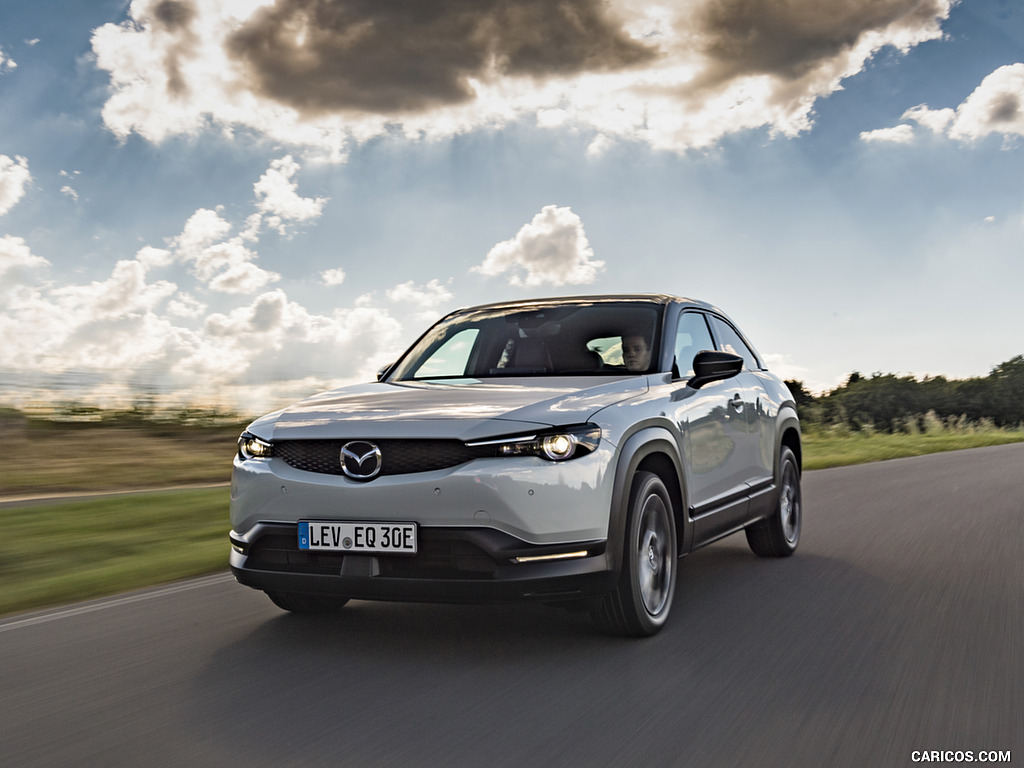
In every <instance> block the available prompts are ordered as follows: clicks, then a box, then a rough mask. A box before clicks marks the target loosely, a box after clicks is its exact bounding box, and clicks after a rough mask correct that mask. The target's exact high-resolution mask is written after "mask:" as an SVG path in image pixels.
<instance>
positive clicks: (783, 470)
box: [747, 446, 803, 557]
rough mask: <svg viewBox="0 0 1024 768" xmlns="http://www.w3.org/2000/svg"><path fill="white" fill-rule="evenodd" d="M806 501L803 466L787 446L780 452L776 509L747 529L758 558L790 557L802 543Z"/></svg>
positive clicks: (751, 545) (748, 538) (748, 542)
mask: <svg viewBox="0 0 1024 768" xmlns="http://www.w3.org/2000/svg"><path fill="white" fill-rule="evenodd" d="M802 521H803V501H802V498H801V494H800V468H799V466H798V465H797V463H796V456H794V455H793V452H792V451H791V450H790V449H789V448H787V447H786V446H783V447H782V450H781V451H780V453H779V490H778V495H777V496H776V499H775V511H774V512H773V513H772V515H771V517H767V518H765V519H764V520H761V521H759V522H757V523H754V524H753V525H751V526H750V527H748V528H747V544H749V545H750V548H751V550H753V552H754V554H755V555H758V556H759V557H789V556H790V555H792V554H793V553H794V552H796V547H797V544H799V543H800V526H801V523H802Z"/></svg>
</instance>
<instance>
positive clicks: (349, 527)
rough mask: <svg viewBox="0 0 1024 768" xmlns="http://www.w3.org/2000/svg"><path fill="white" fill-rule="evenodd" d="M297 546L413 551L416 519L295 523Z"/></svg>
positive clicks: (365, 551)
mask: <svg viewBox="0 0 1024 768" xmlns="http://www.w3.org/2000/svg"><path fill="white" fill-rule="evenodd" d="M299 549H326V550H333V551H337V552H358V553H378V554H389V555H415V554H416V523H347V522H346V523H333V522H330V523H329V522H318V521H310V522H302V523H299Z"/></svg>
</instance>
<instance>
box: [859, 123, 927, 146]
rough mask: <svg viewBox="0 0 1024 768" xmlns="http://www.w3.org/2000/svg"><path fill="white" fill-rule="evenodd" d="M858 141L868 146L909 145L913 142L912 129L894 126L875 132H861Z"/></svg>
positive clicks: (906, 126)
mask: <svg viewBox="0 0 1024 768" xmlns="http://www.w3.org/2000/svg"><path fill="white" fill-rule="evenodd" d="M860 140H861V141H866V142H868V143H869V144H871V143H878V144H909V143H910V142H912V141H913V140H914V128H913V126H910V125H895V126H893V127H892V128H879V129H878V130H875V131H862V132H861V134H860Z"/></svg>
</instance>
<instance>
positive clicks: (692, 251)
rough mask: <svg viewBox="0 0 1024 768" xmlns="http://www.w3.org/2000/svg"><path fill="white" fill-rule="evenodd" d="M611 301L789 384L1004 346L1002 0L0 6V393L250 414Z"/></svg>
mask: <svg viewBox="0 0 1024 768" xmlns="http://www.w3.org/2000/svg"><path fill="white" fill-rule="evenodd" d="M622 292H645V293H646V292H655V293H670V294H675V295H680V296H686V297H692V298H697V299H702V300H705V301H709V302H711V303H713V304H715V305H717V306H719V307H720V308H721V309H722V310H724V311H725V312H726V313H728V314H729V315H730V316H731V317H732V318H733V319H734V320H735V321H736V323H737V324H738V325H739V327H740V328H741V329H742V330H743V331H744V332H745V333H746V335H747V336H748V337H749V338H750V340H751V341H752V342H753V344H754V346H755V347H756V348H757V349H758V350H759V352H760V353H761V355H762V357H764V358H765V359H766V360H767V362H768V363H769V366H770V367H771V368H772V369H773V370H775V371H776V372H777V373H779V374H780V375H782V376H783V377H784V378H787V379H798V380H800V381H803V382H804V383H805V385H806V386H807V387H808V389H810V390H812V391H814V392H824V391H828V390H830V389H832V388H834V387H836V386H838V385H840V384H841V383H843V382H844V381H845V380H846V378H847V377H848V376H849V374H850V373H851V372H854V371H857V372H860V373H862V374H865V375H867V374H871V373H875V372H881V373H895V374H899V375H913V376H918V377H923V376H935V375H942V376H946V377H949V378H969V377H974V376H984V375H987V374H988V373H989V372H990V371H991V369H992V368H993V367H995V366H996V365H998V364H999V363H1002V362H1004V361H1006V360H1009V359H1011V358H1012V357H1014V356H1016V355H1020V354H1024V309H1022V307H1024V4H1021V3H1020V2H1019V0H959V2H957V1H956V0H829V2H822V1H821V0H629V1H628V2H626V1H625V0H604V1H603V0H436V1H435V2H430V3H424V2H421V1H420V0H136V1H135V2H131V3H130V4H129V3H125V2H119V1H117V2H115V1H114V0H80V1H79V2H74V3H68V2H57V0H34V2H31V3H3V4H2V5H0V404H7V405H14V406H18V407H29V406H33V405H38V404H40V403H46V402H54V401H59V400H67V399H72V398H74V399H77V400H80V401H82V402H91V403H96V404H100V405H124V404H125V403H130V402H135V401H143V400H144V401H146V402H156V403H168V404H186V403H187V404H192V405H206V406H213V407H221V408H224V407H227V408H234V409H236V410H238V411H240V412H242V413H254V414H255V413H258V412H260V411H262V410H267V409H269V408H272V407H277V406H279V405H283V404H284V403H286V402H289V401H291V400H293V399H296V398H299V397H302V396H305V395H308V394H311V393H313V392H316V391H319V390H322V389H326V388H329V387H333V386H338V385H343V384H347V383H355V382H360V381H367V380H372V379H373V378H374V376H375V372H376V370H377V369H378V368H380V367H381V366H383V365H385V364H386V363H388V362H390V361H392V360H393V359H394V358H395V357H396V356H397V355H398V354H400V352H401V351H402V350H404V349H405V348H406V347H407V346H408V345H409V344H410V343H411V342H412V341H414V340H415V338H416V337H418V336H419V334H420V333H421V332H422V331H423V330H424V329H425V328H426V327H427V326H428V325H429V324H430V323H432V322H433V321H434V320H436V319H437V318H439V317H440V316H441V315H443V314H444V313H446V312H448V311H451V310H453V309H456V308H459V307H464V306H472V305H475V304H480V303H486V302H491V301H501V300H506V299H519V298H531V297H544V296H558V295H580V294H604V293H622Z"/></svg>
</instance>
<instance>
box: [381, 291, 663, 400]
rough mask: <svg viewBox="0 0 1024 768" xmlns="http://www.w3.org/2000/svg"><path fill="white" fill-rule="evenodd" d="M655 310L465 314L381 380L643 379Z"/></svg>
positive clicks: (556, 308)
mask: <svg viewBox="0 0 1024 768" xmlns="http://www.w3.org/2000/svg"><path fill="white" fill-rule="evenodd" d="M661 312H662V307H661V305H660V304H654V303H638V302H617V301H607V302H585V303H584V302H581V303H578V304H566V303H558V304H551V305H548V306H543V305H531V306H530V307H529V308H504V309H480V310H470V311H468V312H464V313H460V314H458V315H455V316H454V317H451V318H449V319H448V320H445V321H443V322H441V323H439V324H438V325H437V326H435V327H434V328H432V329H431V330H430V331H428V332H427V334H426V335H425V336H424V337H423V338H422V339H420V340H419V341H418V342H417V343H416V344H415V346H413V348H412V349H411V350H409V352H408V353H407V354H406V355H405V356H404V357H403V358H402V359H401V360H400V361H399V363H398V365H397V366H396V368H395V370H394V372H393V373H392V375H391V376H390V377H389V378H390V380H391V381H409V380H416V379H442V378H467V377H468V378H475V379H483V378H489V377H496V376H589V375H606V376H608V375H618V376H622V375H629V374H639V373H650V372H652V371H653V369H654V368H655V367H656V366H657V361H658V353H657V346H658V343H659V341H660V340H659V338H658V336H659V334H658V329H659V328H660V327H661V322H660V320H661Z"/></svg>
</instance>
